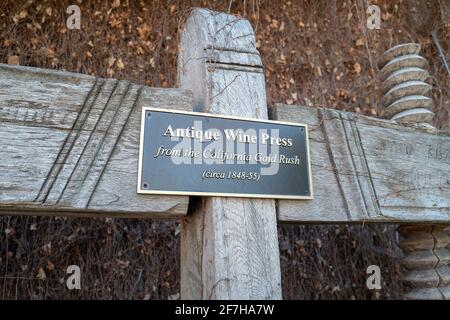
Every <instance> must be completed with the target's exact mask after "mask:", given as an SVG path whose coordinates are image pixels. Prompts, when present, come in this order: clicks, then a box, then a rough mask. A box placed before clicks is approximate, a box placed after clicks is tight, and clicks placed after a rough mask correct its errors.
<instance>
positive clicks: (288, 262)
mask: <svg viewBox="0 0 450 320" xmlns="http://www.w3.org/2000/svg"><path fill="white" fill-rule="evenodd" d="M74 2H75V1H74ZM76 3H77V4H78V5H79V6H80V8H81V13H82V19H81V30H68V29H67V28H66V24H65V22H66V18H67V16H68V15H67V14H66V8H67V6H68V5H70V4H72V3H70V2H69V1H56V0H47V1H46V0H43V1H33V0H28V1H8V0H6V1H5V0H4V1H1V2H0V62H2V63H10V64H21V65H27V66H36V67H45V68H53V69H64V70H68V71H73V72H80V73H85V74H91V75H95V76H100V77H114V78H118V79H127V80H131V81H133V82H136V83H140V84H145V85H148V86H154V87H174V86H176V53H177V37H178V29H179V27H180V24H181V23H182V21H183V19H184V18H185V17H186V15H187V14H188V12H189V9H190V8H191V7H193V6H195V7H208V8H211V9H215V10H220V11H228V10H229V11H230V12H232V13H234V14H238V15H241V16H243V17H245V18H247V19H249V20H250V22H251V23H252V25H253V27H254V29H255V31H256V35H257V46H258V48H259V50H260V51H261V54H262V57H263V59H264V62H265V73H266V81H267V91H268V100H269V101H268V102H269V105H272V104H273V103H275V102H284V103H287V104H302V105H308V106H326V107H331V108H337V109H341V110H348V111H353V112H358V113H363V114H368V115H373V116H380V117H382V116H383V110H382V108H381V106H380V103H379V101H380V92H379V91H380V90H379V87H380V81H379V79H378V77H377V74H378V67H377V57H378V56H379V55H380V54H381V53H382V52H383V51H384V50H386V49H388V48H389V47H390V46H392V45H395V44H398V43H402V42H420V43H421V44H422V54H423V55H424V56H425V57H426V58H427V59H428V60H429V61H430V68H429V69H430V73H431V75H432V77H431V79H430V81H431V83H432V84H433V92H432V95H433V98H434V100H435V102H436V103H435V104H436V106H435V110H434V111H435V112H436V114H437V117H436V125H437V126H440V127H443V126H444V125H446V124H448V121H449V119H448V111H449V109H450V105H449V104H450V99H449V97H450V79H449V76H448V75H447V74H446V71H445V69H444V67H443V64H442V61H441V60H440V58H439V56H438V54H437V51H436V48H435V46H434V44H433V42H432V40H431V38H430V32H431V31H432V30H435V31H436V32H437V35H438V38H439V39H440V43H441V45H442V46H443V49H444V51H445V52H447V53H448V52H449V51H450V48H449V43H450V41H449V40H450V38H449V29H450V4H449V2H448V1H442V0H436V1H423V0H408V1H407V0H403V1H387V0H385V1H375V0H374V1H370V4H378V5H379V6H380V8H381V13H382V23H381V30H368V29H367V28H366V27H365V21H366V18H367V15H366V13H365V11H366V7H367V5H368V2H367V1H363V0H356V1H350V0H345V1H325V0H323V1H313V0H310V1H308V0H304V1H300V0H299V1H294V0H291V1H285V2H276V1H258V0H249V1H224V0H221V1H181V0H178V1H133V0H114V1H108V2H107V1H93V0H92V1H81V0H78V1H76ZM447 59H448V55H447ZM395 237H396V236H395V227H394V226H383V225H381V226H368V225H363V226H293V225H292V226H281V227H279V239H280V249H281V263H282V271H283V273H282V275H283V278H282V279H283V290H284V297H285V298H287V299H295V298H304V299H307V298H328V299H366V298H369V299H370V298H372V299H389V298H396V297H399V295H400V294H401V291H402V288H401V284H400V282H399V273H400V271H401V270H400V266H399V263H398V258H399V257H400V252H399V250H398V249H397V246H396V238H395ZM178 257H179V239H178V224H177V222H175V221H156V220H155V221H153V220H129V219H72V218H71V219H68V218H36V217H1V218H0V299H1V298H2V299H17V298H18V299H30V298H33V299H34V298H52V299H55V298H61V299H66V298H84V299H110V298H118V299H131V298H133V299H167V298H177V294H178V292H179V258H178ZM71 264H77V265H80V267H81V270H82V276H83V277H82V290H80V291H76V292H75V291H69V290H67V289H65V280H64V278H65V276H66V275H65V269H66V267H67V266H69V265H71ZM371 264H377V265H379V266H380V267H381V270H382V276H383V289H382V290H381V291H379V292H370V291H368V290H367V289H366V287H365V281H366V274H365V270H366V268H367V266H369V265H371Z"/></svg>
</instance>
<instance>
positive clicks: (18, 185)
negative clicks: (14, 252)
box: [0, 64, 193, 217]
mask: <svg viewBox="0 0 450 320" xmlns="http://www.w3.org/2000/svg"><path fill="white" fill-rule="evenodd" d="M143 106H148V107H158V108H166V109H180V110H186V111H191V110H192V107H193V100H192V95H191V93H190V92H189V91H187V90H181V89H159V88H158V89H155V88H149V87H145V86H141V85H136V84H132V83H130V82H128V81H118V80H114V79H100V78H95V77H91V76H86V75H80V74H74V73H67V72H60V71H53V70H46V69H37V68H29V67H20V66H9V65H1V64H0V137H1V138H0V214H8V215H10V214H30V215H69V216H70V215H73V216H88V217H98V216H113V217H116V216H117V217H121V216H123V217H180V216H183V215H185V214H186V212H187V207H188V201H189V199H188V197H181V196H149V195H138V194H137V193H136V183H137V182H136V180H137V170H138V150H139V132H140V121H141V120H140V115H141V109H142V107H143Z"/></svg>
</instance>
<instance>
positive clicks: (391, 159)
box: [272, 104, 450, 223]
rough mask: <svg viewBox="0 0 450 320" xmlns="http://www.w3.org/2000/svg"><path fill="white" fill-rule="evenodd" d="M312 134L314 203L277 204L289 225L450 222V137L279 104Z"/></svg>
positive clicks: (280, 115)
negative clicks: (308, 223)
mask: <svg viewBox="0 0 450 320" xmlns="http://www.w3.org/2000/svg"><path fill="white" fill-rule="evenodd" d="M272 117H273V118H274V119H277V120H284V121H291V122H300V123H306V124H308V125H309V130H310V148H311V165H312V169H311V170H312V177H313V187H314V199H313V200H302V201H295V200H280V201H278V206H277V207H278V219H279V220H280V221H282V222H318V223H322V222H323V223H325V222H335V223H339V222H343V223H349V222H355V223H364V222H406V221H407V222H413V223H414V222H417V223H420V222H442V223H449V222H450V134H449V132H448V131H447V132H439V131H436V132H430V131H426V130H425V129H421V128H418V127H406V126H402V125H398V124H396V123H395V122H393V121H389V120H382V119H376V118H371V117H366V116H361V115H357V114H355V113H349V112H341V111H337V110H332V109H322V108H307V107H300V106H291V105H289V106H287V105H282V104H278V105H276V106H274V108H272Z"/></svg>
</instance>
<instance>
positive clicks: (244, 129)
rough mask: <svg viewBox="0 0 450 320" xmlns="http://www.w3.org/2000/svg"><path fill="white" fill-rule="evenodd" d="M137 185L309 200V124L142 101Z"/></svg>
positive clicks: (160, 190) (144, 189)
mask: <svg viewBox="0 0 450 320" xmlns="http://www.w3.org/2000/svg"><path fill="white" fill-rule="evenodd" d="M137 190H138V193H147V194H167V195H203V196H225V197H252V198H274V199H312V197H313V192H312V184H311V166H310V157H309V143H308V127H307V126H306V125H304V124H297V123H287V122H279V121H269V120H254V119H245V118H237V117H226V116H217V115H212V114H206V113H199V112H181V111H172V110H163V109H153V108H147V107H145V108H143V110H142V122H141V140H140V150H139V171H138V187H137Z"/></svg>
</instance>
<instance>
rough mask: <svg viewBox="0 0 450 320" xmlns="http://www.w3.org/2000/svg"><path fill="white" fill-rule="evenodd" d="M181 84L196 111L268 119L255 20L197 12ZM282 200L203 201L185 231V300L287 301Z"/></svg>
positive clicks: (186, 39)
mask: <svg viewBox="0 0 450 320" xmlns="http://www.w3.org/2000/svg"><path fill="white" fill-rule="evenodd" d="M179 80H180V85H181V87H182V88H187V89H191V90H192V91H193V92H194V99H195V101H196V110H198V111H205V112H210V113H214V114H223V115H236V116H243V117H251V118H257V119H258V118H259V119H266V118H267V106H266V91H265V84H264V74H263V69H262V63H261V58H260V56H259V53H258V51H257V50H256V47H255V36H254V34H253V30H252V28H251V26H250V24H249V22H248V21H247V20H244V19H240V18H237V17H234V16H231V15H226V14H221V13H216V12H212V11H208V10H201V9H195V10H194V11H193V12H192V13H191V15H190V16H189V18H188V19H187V21H186V25H185V27H184V30H183V32H182V34H181V45H180V52H179ZM276 223H277V221H276V211H275V201H274V200H267V199H266V200H262V199H251V200H250V199H239V198H218V197H209V198H201V199H199V201H198V203H197V204H196V205H195V206H193V212H192V213H191V214H190V215H188V217H187V218H185V219H184V222H183V224H182V230H181V297H182V298H184V299H279V298H281V279H280V277H281V276H280V260H279V249H278V238H277V227H276Z"/></svg>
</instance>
